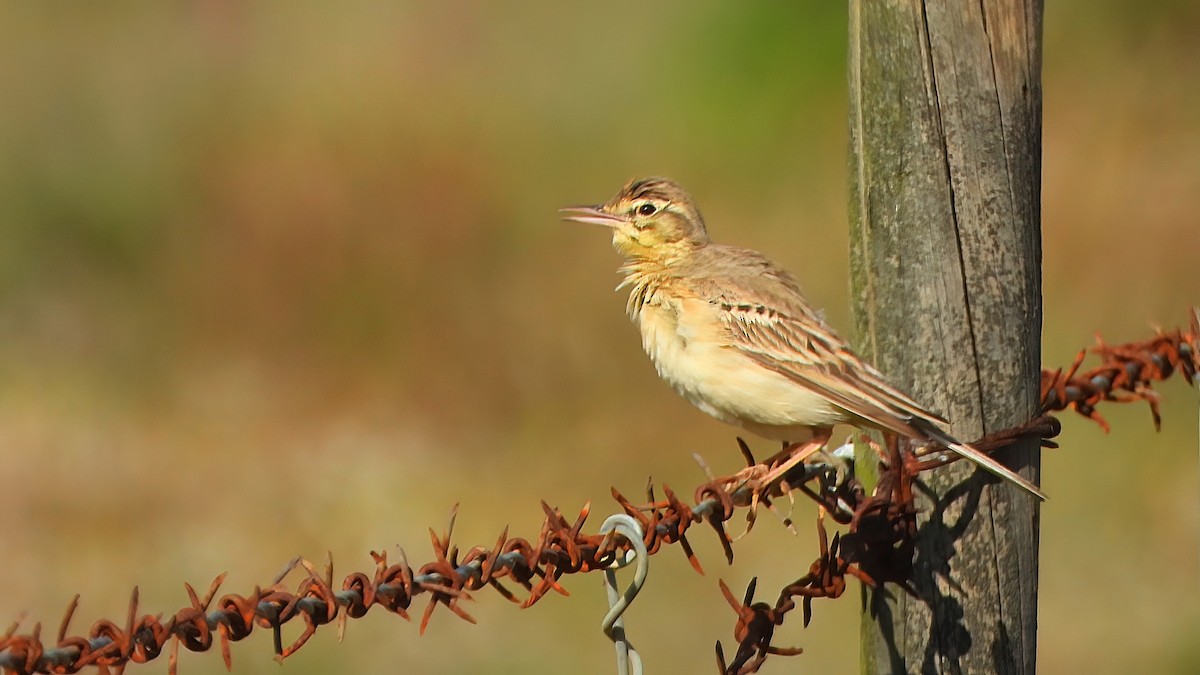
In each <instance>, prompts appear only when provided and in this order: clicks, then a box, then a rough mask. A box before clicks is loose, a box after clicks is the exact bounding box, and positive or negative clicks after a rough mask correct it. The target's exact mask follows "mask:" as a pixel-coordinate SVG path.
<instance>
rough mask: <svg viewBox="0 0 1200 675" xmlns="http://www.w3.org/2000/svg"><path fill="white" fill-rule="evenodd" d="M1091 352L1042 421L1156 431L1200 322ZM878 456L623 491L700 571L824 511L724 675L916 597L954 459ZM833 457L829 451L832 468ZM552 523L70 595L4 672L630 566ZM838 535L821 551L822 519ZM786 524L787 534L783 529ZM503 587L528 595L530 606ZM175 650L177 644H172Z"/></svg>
mask: <svg viewBox="0 0 1200 675" xmlns="http://www.w3.org/2000/svg"><path fill="white" fill-rule="evenodd" d="M1087 351H1088V350H1085V351H1084V352H1082V353H1081V355H1080V358H1077V359H1076V361H1075V362H1074V363H1073V365H1072V366H1071V368H1070V369H1068V371H1067V372H1066V373H1065V374H1064V373H1063V372H1062V371H1061V370H1057V371H1048V370H1047V371H1043V374H1042V411H1043V413H1049V412H1054V411H1059V410H1065V409H1067V408H1073V409H1075V410H1076V411H1077V412H1079V413H1080V414H1082V415H1084V416H1087V417H1089V418H1092V419H1095V420H1096V421H1098V422H1099V423H1101V424H1102V425H1104V426H1105V428H1107V424H1106V423H1105V422H1104V421H1103V419H1102V418H1100V417H1099V416H1098V415H1097V414H1096V413H1095V406H1096V405H1097V404H1098V403H1099V402H1100V401H1117V402H1126V401H1147V402H1149V404H1150V406H1151V410H1152V413H1153V415H1154V419H1155V423H1156V425H1157V424H1158V422H1159V416H1158V407H1157V401H1158V397H1157V393H1155V392H1154V390H1153V389H1152V387H1151V385H1152V383H1153V382H1157V381H1161V380H1165V379H1167V378H1168V377H1170V376H1171V375H1172V374H1173V373H1176V372H1181V373H1183V374H1184V375H1185V377H1186V378H1187V379H1188V381H1189V383H1196V382H1197V381H1200V377H1198V375H1197V374H1198V372H1200V311H1198V310H1195V309H1193V310H1192V318H1191V326H1190V330H1189V331H1188V332H1184V331H1182V330H1175V331H1173V332H1170V333H1163V332H1161V331H1160V332H1159V333H1158V335H1157V336H1156V337H1155V338H1152V339H1150V340H1146V341H1143V342H1134V343H1128V344H1124V345H1119V346H1108V345H1104V344H1103V343H1100V344H1099V346H1097V347H1095V348H1092V349H1091V350H1090V351H1091V352H1093V353H1095V354H1098V355H1099V356H1100V358H1101V360H1102V364H1101V365H1100V366H1098V367H1097V368H1094V369H1092V370H1090V371H1088V372H1086V373H1083V374H1078V372H1077V371H1078V369H1079V366H1080V364H1081V363H1082V360H1083V358H1084V357H1085V356H1086V353H1087ZM1059 428H1060V427H1059V424H1058V422H1057V420H1055V419H1054V418H1053V417H1050V416H1048V415H1043V416H1041V417H1039V418H1037V419H1035V420H1033V421H1032V422H1030V423H1029V424H1026V425H1023V426H1021V427H1019V428H1016V429H1010V430H1005V431H1003V432H1001V433H998V434H994V435H991V436H988V437H985V438H983V439H980V440H979V441H976V442H975V443H973V445H975V446H976V447H977V448H979V449H981V450H984V451H992V450H994V449H996V448H1000V447H1004V446H1005V445H1008V444H1010V443H1012V442H1014V441H1015V440H1017V439H1020V438H1040V439H1042V443H1043V445H1046V446H1053V445H1054V444H1053V442H1051V441H1050V440H1049V439H1050V438H1053V437H1054V436H1055V435H1057V434H1058V432H1059ZM870 445H871V447H874V448H875V450H876V452H877V453H878V455H879V464H880V471H879V480H878V482H877V484H876V485H875V487H874V489H873V490H872V491H871V492H870V494H868V493H867V491H866V489H865V488H864V486H863V484H862V483H861V482H860V481H858V479H857V478H855V477H853V475H847V474H846V473H844V472H843V471H842V470H841V467H839V466H837V465H836V463H824V464H822V463H817V464H801V465H799V466H796V467H794V468H793V469H791V470H790V471H788V472H787V473H785V474H784V475H783V476H781V477H780V478H779V479H777V480H774V481H771V482H769V483H766V482H764V481H763V480H762V477H763V476H764V475H765V474H766V473H768V472H769V470H770V469H771V468H774V467H776V466H779V465H780V464H781V463H782V462H783V461H785V460H786V458H787V457H786V455H787V453H780V454H778V455H775V456H773V457H771V458H768V459H767V460H766V461H765V462H764V463H761V464H760V463H757V462H755V460H754V458H753V456H752V455H751V454H750V451H749V449H748V448H747V446H746V445H745V443H743V442H742V441H741V440H740V439H739V447H740V448H741V450H742V453H743V455H744V456H745V458H746V461H747V468H746V469H743V470H742V471H739V472H737V473H735V474H733V475H730V476H722V477H714V476H712V475H711V473H710V476H709V477H710V480H709V481H708V482H706V483H703V484H701V485H700V486H699V487H697V488H696V490H695V491H694V493H693V502H694V505H689V504H688V503H686V502H685V501H683V500H681V499H680V498H679V497H678V496H677V495H676V493H675V492H674V491H673V490H671V488H670V487H669V486H667V485H665V484H663V485H662V486H661V489H662V492H663V498H661V499H659V498H657V497H656V496H655V489H654V486H653V485H649V486H647V495H646V496H647V501H646V503H644V504H640V505H639V504H635V503H633V502H632V501H630V500H629V499H627V498H626V497H625V496H624V495H622V494H621V493H620V492H618V491H617V490H616V489H613V490H612V496H613V498H614V499H615V500H616V502H617V504H618V505H619V506H620V508H621V510H623V511H624V512H625V514H627V515H628V516H629V517H630V518H632V519H633V520H634V521H636V522H637V523H638V524H639V525H640V526H641V532H643V533H644V538H643V543H644V545H645V549H646V552H647V554H654V553H657V552H658V551H659V550H660V549H661V548H662V547H663V545H664V544H676V543H678V544H679V548H680V550H682V552H683V553H684V555H685V556H686V557H687V559H688V561H689V563H690V564H691V565H692V567H693V568H695V569H696V571H697V572H700V573H701V574H703V569H702V567H701V565H700V562H699V560H698V559H697V558H696V555H695V553H694V551H693V549H692V546H691V544H690V542H689V540H688V531H689V530H690V529H691V527H692V525H698V524H702V523H703V524H707V525H708V526H709V528H710V529H711V530H712V531H713V532H714V533H715V535H716V537H717V539H718V541H719V542H720V544H721V547H722V549H723V551H724V556H725V559H726V562H728V563H732V561H733V541H734V539H733V538H731V537H730V536H729V534H728V532H727V531H726V523H728V521H729V520H730V519H732V518H733V516H734V514H735V513H736V512H737V511H738V509H746V510H747V513H748V524H747V531H749V528H750V527H752V526H753V523H754V517H753V516H754V514H755V513H756V510H757V507H758V506H763V507H765V508H767V509H769V510H774V505H773V500H775V499H777V498H779V497H781V496H783V495H789V496H790V494H791V492H792V491H793V490H795V491H799V492H801V493H803V494H804V495H806V496H808V497H809V498H810V499H812V500H813V501H814V502H816V503H817V504H818V505H819V506H820V507H821V508H820V509H819V515H818V519H817V526H816V529H817V535H818V540H819V544H820V555H819V556H818V558H817V559H816V561H814V562H813V563H812V565H810V566H809V569H808V571H807V573H806V574H804V575H803V576H801V577H800V578H798V579H797V580H796V581H794V582H792V583H791V584H788V585H787V586H785V587H784V588H783V589H782V590H781V591H780V594H779V598H778V600H777V601H776V603H775V604H774V605H768V604H766V603H762V602H758V603H756V602H754V592H755V585H756V584H755V582H754V581H752V582H751V583H750V586H749V587H748V588H747V591H746V593H745V595H744V597H743V598H742V600H741V601H738V600H737V599H736V598H735V597H734V596H733V594H732V593H731V592H730V590H729V588H728V587H727V586H726V585H725V584H724V582H723V581H722V582H721V584H720V585H721V590H722V592H723V593H724V595H725V597H726V599H727V600H728V601H729V603H730V605H731V606H732V607H733V608H734V610H735V612H736V614H737V620H736V624H735V628H734V640H735V641H736V643H737V649H736V651H735V653H734V655H733V659H732V660H731V661H729V662H728V663H727V662H726V660H725V655H724V651H723V649H722V647H721V644H720V642H718V643H717V645H716V655H717V661H718V665H719V666H720V667H721V670H722V671H723V672H725V673H729V674H731V675H733V674H736V675H746V674H748V673H754V672H757V671H758V669H759V668H760V667H761V666H762V664H763V663H764V662H765V660H766V658H767V656H768V655H772V654H774V655H794V654H798V653H800V650H799V649H797V648H781V647H776V646H774V645H773V644H772V640H773V638H774V633H775V629H776V628H777V627H778V626H780V625H782V624H783V622H784V619H785V617H786V616H788V615H789V613H790V612H791V611H792V610H793V609H795V608H796V606H797V604H796V598H799V599H800V601H799V606H800V607H801V608H802V614H803V623H804V625H805V626H807V625H808V623H809V621H810V620H811V618H812V600H813V599H814V598H836V597H839V596H841V595H842V593H843V592H844V591H845V588H846V577H847V576H851V577H854V578H857V579H858V580H859V581H861V582H862V583H865V584H868V585H870V586H878V585H882V584H884V583H893V584H896V585H898V586H900V588H902V589H904V590H905V591H907V592H909V593H913V589H912V588H911V586H910V582H909V578H910V573H911V565H912V559H913V556H912V553H913V546H914V541H915V540H914V536H915V533H916V507H915V502H914V498H913V482H914V480H915V479H916V477H917V475H918V474H919V473H920V472H922V471H926V470H929V469H932V468H935V467H936V466H941V465H942V464H945V463H947V462H948V461H954V460H953V458H949V459H944V458H942V457H941V453H933V458H930V457H929V455H926V456H925V457H924V458H923V457H919V456H917V455H916V454H914V453H913V452H912V449H911V448H909V447H907V445H906V443H905V442H902V441H897V440H896V439H888V442H887V443H886V444H885V446H883V447H881V446H878V445H875V444H870ZM834 454H835V455H836V454H837V453H836V452H835V453H834ZM542 509H543V512H544V513H545V519H544V520H543V522H542V527H541V531H540V532H539V534H538V536H537V538H536V539H535V540H533V541H530V540H528V539H523V538H520V537H510V536H509V532H508V530H507V528H506V529H505V530H504V531H503V532H502V533H501V534H500V535H499V536H498V537H497V539H496V541H495V543H494V544H493V545H491V546H475V547H472V548H470V549H468V550H467V551H466V552H465V553H460V551H459V548H458V547H457V546H456V545H454V544H453V542H452V538H453V532H454V523H455V519H456V517H457V507H455V508H454V509H452V511H451V514H450V519H449V523H448V525H447V527H446V530H445V531H444V532H443V533H442V534H441V535H439V534H437V533H436V532H434V531H433V530H432V529H430V533H429V534H430V542H431V544H432V547H433V555H434V558H433V560H432V561H431V562H427V563H425V564H423V565H421V566H420V567H416V568H414V567H413V566H412V565H410V564H409V561H408V558H407V555H406V554H405V552H404V550H403V549H399V548H398V549H397V555H396V559H394V560H389V556H388V555H387V553H385V552H383V553H381V552H374V551H372V552H371V557H372V559H373V560H374V562H375V567H374V569H373V570H371V571H370V572H354V573H351V574H349V575H347V576H346V577H344V578H343V579H342V581H341V583H340V584H338V585H336V586H335V583H334V571H333V564H332V561H327V562H326V564H325V565H324V567H323V569H321V570H318V569H317V567H316V566H315V565H314V564H313V563H312V562H310V561H308V560H306V559H303V558H296V559H293V560H292V561H290V562H289V563H288V564H287V565H285V566H284V568H283V569H282V570H281V571H280V573H279V574H278V575H276V577H275V578H274V579H273V580H272V581H271V583H270V584H269V585H268V586H267V587H266V588H255V589H254V590H253V591H252V592H250V593H249V594H246V595H238V594H226V595H222V596H221V597H220V598H217V593H218V592H219V590H220V588H221V585H222V582H223V581H224V575H223V574H222V575H219V576H217V577H216V578H215V579H214V580H213V581H212V583H211V584H209V587H208V589H207V591H206V592H205V593H204V595H203V597H201V596H200V595H199V594H198V593H197V592H196V590H195V589H194V588H193V587H192V586H191V585H189V584H187V583H185V584H184V590H185V591H186V593H187V596H188V604H187V605H185V606H184V607H183V608H181V609H180V610H178V611H177V612H175V613H174V614H172V615H170V616H167V617H165V618H164V616H163V615H162V614H155V615H152V614H144V613H142V612H141V607H140V604H139V597H138V590H137V589H136V588H135V589H134V590H133V593H132V595H131V597H130V601H129V606H128V611H127V613H126V616H125V620H124V622H123V623H120V624H118V623H117V622H114V621H111V620H107V619H101V620H98V621H96V622H95V623H93V624H92V625H91V627H90V628H89V629H88V631H87V632H86V633H85V634H82V635H69V634H68V633H69V631H70V625H71V621H72V619H73V617H74V614H75V611H76V608H77V607H78V600H79V596H75V598H74V599H73V600H72V601H71V603H70V604H69V605H68V607H67V610H66V612H65V614H64V616H63V618H62V620H61V622H60V623H59V626H58V630H57V631H56V633H55V636H54V640H53V641H52V642H45V641H43V639H42V624H41V623H40V622H38V623H35V624H34V625H33V627H32V629H31V630H30V631H29V632H28V633H18V630H19V628H20V623H21V622H20V621H17V622H14V623H13V624H12V625H11V626H9V628H8V629H7V630H6V631H5V632H4V633H3V634H2V635H0V669H2V670H3V671H4V672H5V673H12V674H13V675H28V674H32V673H63V674H66V673H75V672H78V671H79V670H81V669H83V668H85V667H88V666H95V667H97V668H98V670H99V672H101V673H108V672H110V669H114V670H115V671H116V672H118V673H120V672H123V671H124V669H125V667H126V666H127V665H128V664H130V663H145V662H147V661H151V660H153V659H156V658H158V657H159V656H161V655H162V653H163V652H164V651H168V670H169V672H170V673H172V675H174V673H175V672H176V670H177V666H178V652H179V648H180V646H182V647H183V648H184V649H187V650H189V651H193V652H205V651H208V650H210V649H212V648H213V647H214V645H219V647H220V650H221V655H222V658H223V660H224V662H225V665H226V667H227V668H230V667H231V654H230V644H231V643H233V642H238V641H240V640H243V639H245V638H246V637H248V636H249V635H250V634H251V633H253V632H254V629H255V628H256V627H257V628H261V629H264V630H265V629H270V630H271V631H272V634H273V638H274V640H273V642H274V648H275V653H276V658H278V659H284V658H287V657H288V656H290V655H292V654H293V653H295V652H296V651H297V650H299V649H300V648H301V647H303V646H304V644H306V643H307V641H308V640H309V638H311V637H312V636H313V635H314V634H315V633H316V631H317V630H318V629H319V628H320V627H321V626H325V625H329V624H332V623H336V624H337V630H338V634H339V636H340V635H341V634H342V633H343V632H344V630H345V628H346V624H347V622H348V620H350V619H357V618H360V617H362V616H364V615H365V614H366V613H367V612H368V611H370V610H371V609H372V608H374V607H380V608H382V609H383V610H385V611H388V612H391V613H393V614H397V615H399V616H401V617H403V618H405V619H410V614H409V611H410V610H411V609H412V607H413V604H414V602H415V601H416V600H417V598H418V596H421V595H425V596H427V597H428V600H427V601H426V604H425V606H424V608H423V609H422V610H421V612H420V613H421V619H420V624H419V626H420V627H419V629H418V633H419V634H424V632H425V630H426V628H427V627H428V625H429V622H430V619H431V617H432V615H433V612H434V611H435V610H436V609H437V608H438V607H444V608H445V609H446V610H448V611H450V612H451V613H453V614H454V615H456V616H458V617H459V618H461V619H463V620H466V621H469V622H471V623H475V619H474V618H473V617H472V616H471V615H470V614H469V613H467V611H466V610H465V609H464V608H463V606H462V601H463V600H466V599H469V598H471V597H472V594H473V593H474V592H475V591H479V590H482V589H484V588H491V589H493V590H495V591H496V592H498V593H499V594H500V595H501V596H502V597H504V598H506V599H507V600H509V601H511V602H514V603H516V604H518V605H520V606H521V607H530V606H532V605H533V604H535V603H537V602H538V601H539V600H540V599H542V598H543V597H545V596H546V595H548V594H549V593H550V592H551V591H554V592H558V593H561V594H563V595H566V594H567V591H566V589H565V588H563V586H562V585H561V584H560V583H559V580H560V579H561V578H562V577H563V576H564V575H569V574H577V573H581V572H590V571H594V570H602V569H607V568H609V567H611V566H612V565H613V563H614V562H616V561H618V559H624V558H625V556H627V555H628V552H629V550H630V548H631V545H630V543H629V542H628V541H626V540H625V538H624V537H615V536H612V533H609V534H599V533H596V534H588V533H585V531H584V526H585V525H586V522H587V519H588V516H589V514H590V511H591V508H590V504H585V505H584V507H583V508H582V509H581V511H580V512H579V514H578V515H577V516H575V517H574V518H573V519H568V517H567V516H566V515H565V514H564V513H563V512H562V511H560V510H559V509H557V508H555V507H552V506H550V505H548V504H546V503H545V502H542ZM825 517H829V518H831V519H832V520H834V521H835V522H837V523H839V524H840V525H843V526H845V527H846V531H845V533H841V532H839V533H835V534H834V536H833V538H832V539H830V538H829V536H828V533H827V531H826V528H825V524H824V518H825ZM784 522H785V523H786V524H787V525H788V526H789V527H792V524H791V521H790V520H789V519H787V518H784ZM296 571H302V572H303V573H304V574H305V576H304V577H303V578H302V579H301V580H300V582H299V583H298V584H297V585H296V586H295V590H288V588H287V587H285V585H284V581H285V579H286V578H287V577H289V576H290V575H292V573H293V572H296ZM505 582H509V583H513V584H516V585H518V586H520V587H521V588H522V589H524V599H521V598H518V596H517V595H516V594H515V593H514V592H513V591H512V590H510V588H509V587H508V586H506V585H505ZM293 621H300V622H302V623H303V624H304V629H303V631H302V632H301V634H300V635H299V636H298V637H297V638H296V639H295V640H293V641H292V642H291V643H290V644H287V645H284V644H283V641H282V630H281V629H282V627H283V626H284V625H285V624H288V623H290V622H293ZM168 643H170V644H169V645H168Z"/></svg>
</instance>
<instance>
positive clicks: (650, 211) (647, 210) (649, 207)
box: [637, 202, 658, 216]
mask: <svg viewBox="0 0 1200 675" xmlns="http://www.w3.org/2000/svg"><path fill="white" fill-rule="evenodd" d="M657 210H658V207H657V206H655V205H653V204H651V203H650V202H646V203H645V204H642V205H641V206H639V207H638V210H637V212H638V213H640V214H642V215H643V216H652V215H654V212H655V211H657Z"/></svg>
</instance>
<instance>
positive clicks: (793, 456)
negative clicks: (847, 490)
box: [761, 429, 833, 486]
mask: <svg viewBox="0 0 1200 675" xmlns="http://www.w3.org/2000/svg"><path fill="white" fill-rule="evenodd" d="M832 434H833V430H832V429H818V430H816V431H814V432H813V437H812V438H811V439H809V440H807V441H805V442H803V443H793V444H791V445H789V446H788V447H787V448H785V449H784V450H783V452H780V453H779V454H777V455H775V456H773V457H771V458H770V459H768V460H767V461H766V462H765V464H766V465H767V466H768V467H769V468H768V470H767V473H766V474H765V475H764V476H763V477H762V479H761V481H762V483H761V484H762V485H764V486H770V485H771V484H772V483H774V482H775V481H777V480H779V479H780V478H782V477H783V476H784V475H785V474H787V472H788V471H791V470H792V469H793V468H794V467H796V465H798V464H803V463H804V460H806V459H808V458H809V457H812V456H813V455H815V454H816V453H818V452H820V451H821V450H822V449H824V448H825V445H826V444H827V443H829V437H830V436H831V435H832ZM781 459H782V460H783V461H782V462H780V463H779V464H775V462H776V461H778V460H781Z"/></svg>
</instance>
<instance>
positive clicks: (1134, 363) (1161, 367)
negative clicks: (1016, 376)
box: [1042, 307, 1200, 431]
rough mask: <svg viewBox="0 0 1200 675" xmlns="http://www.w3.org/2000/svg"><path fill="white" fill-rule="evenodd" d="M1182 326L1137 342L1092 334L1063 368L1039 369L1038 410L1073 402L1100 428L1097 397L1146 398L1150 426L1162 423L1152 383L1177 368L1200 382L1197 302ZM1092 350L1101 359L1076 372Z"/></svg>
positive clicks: (1191, 380) (1191, 381) (1070, 405)
mask: <svg viewBox="0 0 1200 675" xmlns="http://www.w3.org/2000/svg"><path fill="white" fill-rule="evenodd" d="M1190 314H1191V322H1190V326H1189V329H1188V331H1187V332H1184V331H1183V330H1181V329H1178V328H1176V329H1175V330H1173V331H1170V332H1165V333H1164V332H1163V331H1162V330H1159V331H1158V335H1157V336H1155V337H1153V338H1151V339H1149V340H1144V341H1142V342H1130V343H1128V344H1123V345H1116V346H1112V345H1107V344H1105V343H1104V341H1103V340H1101V339H1100V336H1099V335H1097V336H1096V346H1095V347H1092V348H1091V349H1083V350H1081V351H1080V352H1079V355H1078V356H1076V357H1075V361H1074V362H1073V363H1072V364H1071V367H1070V368H1068V369H1067V372H1065V373H1064V372H1063V371H1062V369H1061V368H1060V369H1058V370H1043V371H1042V412H1044V413H1048V412H1054V411H1058V410H1066V409H1067V408H1073V409H1074V410H1075V412H1077V413H1079V414H1080V415H1083V416H1084V417H1087V418H1088V419H1091V420H1094V421H1095V422H1096V423H1097V424H1099V425H1100V426H1101V427H1102V428H1103V429H1104V430H1105V431H1108V430H1109V426H1108V422H1107V421H1105V419H1104V418H1103V417H1101V416H1100V415H1099V414H1098V413H1097V412H1096V404H1097V403H1099V402H1100V401H1117V402H1122V403H1126V402H1133V401H1145V402H1146V403H1148V404H1149V406H1150V414H1151V415H1152V416H1153V418H1154V428H1155V429H1158V428H1160V427H1161V426H1162V419H1161V417H1160V416H1159V411H1158V392H1156V391H1155V390H1154V388H1153V386H1152V385H1153V383H1155V382H1159V381H1162V380H1165V379H1167V378H1168V377H1170V376H1171V375H1172V374H1174V373H1176V372H1180V373H1183V376H1184V379H1186V380H1187V382H1188V384H1190V385H1196V384H1200V308H1198V307H1193V308H1192V309H1191V312H1190ZM1089 352H1090V353H1092V354H1096V355H1097V356H1099V357H1100V359H1101V361H1102V363H1101V364H1100V365H1099V366H1097V367H1095V368H1093V369H1091V370H1089V371H1087V372H1086V373H1082V374H1080V373H1078V371H1079V366H1080V365H1081V364H1082V363H1083V360H1084V359H1085V358H1087V355H1088V353H1089Z"/></svg>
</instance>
